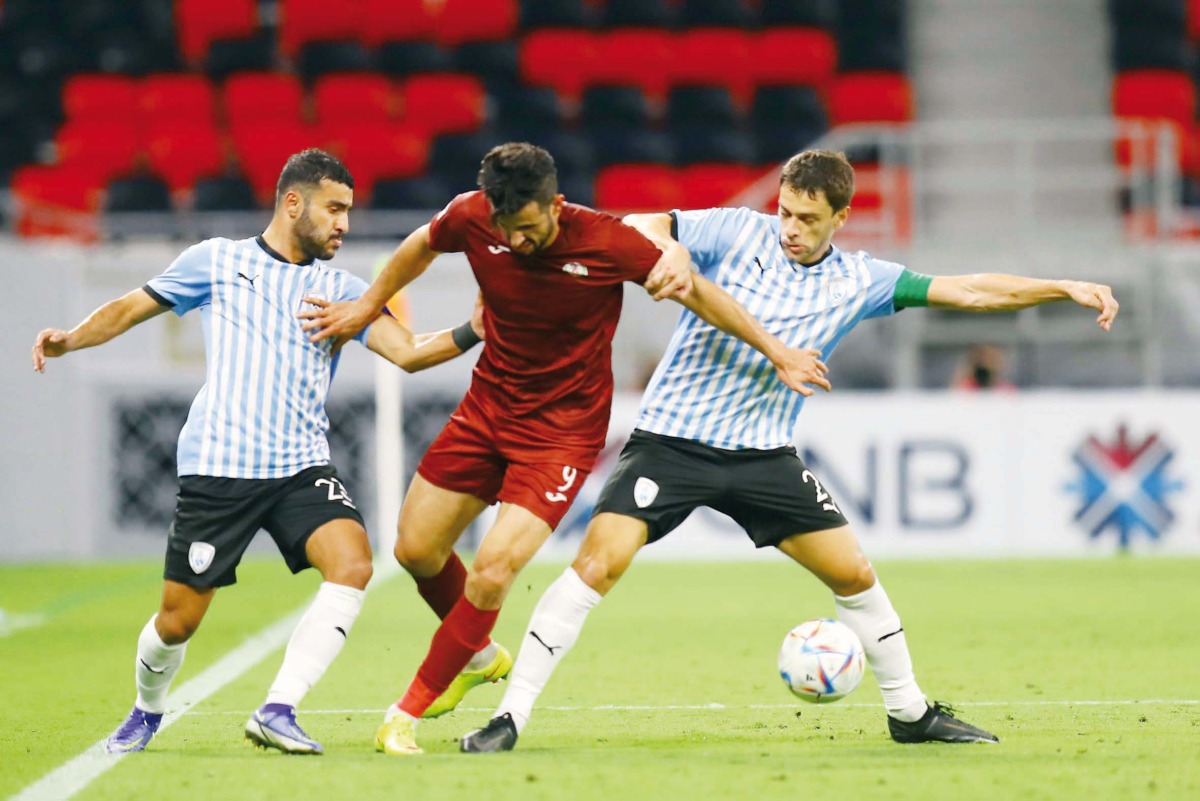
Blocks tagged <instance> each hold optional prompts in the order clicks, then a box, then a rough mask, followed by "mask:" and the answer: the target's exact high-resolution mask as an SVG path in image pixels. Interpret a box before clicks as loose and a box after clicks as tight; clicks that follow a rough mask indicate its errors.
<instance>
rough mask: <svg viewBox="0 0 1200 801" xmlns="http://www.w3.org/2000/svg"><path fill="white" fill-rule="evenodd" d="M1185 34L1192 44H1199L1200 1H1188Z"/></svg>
mask: <svg viewBox="0 0 1200 801" xmlns="http://www.w3.org/2000/svg"><path fill="white" fill-rule="evenodd" d="M1187 33H1188V38H1189V39H1191V40H1192V41H1193V42H1200V0H1188V4H1187Z"/></svg>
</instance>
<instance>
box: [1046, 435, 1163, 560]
mask: <svg viewBox="0 0 1200 801" xmlns="http://www.w3.org/2000/svg"><path fill="white" fill-rule="evenodd" d="M1071 458H1072V460H1073V461H1074V462H1075V464H1076V465H1078V466H1079V477H1078V479H1076V481H1074V482H1073V483H1071V484H1068V485H1067V486H1066V489H1067V490H1068V491H1069V492H1071V493H1075V494H1078V495H1079V500H1080V504H1079V509H1078V510H1077V511H1076V512H1075V522H1076V523H1078V524H1079V525H1080V526H1081V527H1082V528H1083V529H1084V530H1085V531H1087V532H1088V536H1090V537H1091V538H1092V539H1097V538H1099V537H1101V536H1103V535H1104V534H1105V533H1106V532H1108V531H1109V530H1110V529H1111V530H1113V531H1115V532H1116V536H1117V539H1118V543H1119V544H1120V546H1121V547H1122V548H1127V547H1129V544H1130V542H1131V541H1132V540H1133V538H1134V537H1135V536H1136V535H1137V534H1138V533H1139V532H1140V533H1142V534H1144V535H1145V536H1146V537H1148V538H1149V539H1151V540H1157V539H1159V538H1160V537H1161V536H1162V535H1163V533H1164V532H1166V531H1167V529H1168V528H1170V526H1171V524H1172V523H1173V522H1174V520H1175V514H1174V512H1172V511H1171V509H1170V507H1168V506H1167V499H1168V498H1169V496H1170V495H1171V494H1172V493H1174V492H1178V491H1179V490H1181V489H1183V482H1182V481H1180V480H1178V479H1174V478H1171V477H1170V476H1169V475H1168V471H1169V468H1170V465H1171V460H1172V459H1173V458H1175V453H1174V451H1172V450H1171V449H1170V448H1168V447H1167V445H1166V444H1165V443H1164V442H1163V441H1162V440H1161V439H1159V437H1158V435H1157V434H1150V435H1149V436H1147V437H1146V438H1145V439H1144V440H1142V441H1141V442H1140V443H1138V444H1136V445H1135V444H1134V443H1132V442H1131V441H1130V439H1129V430H1128V428H1127V427H1126V426H1124V425H1122V426H1121V427H1120V428H1118V429H1117V436H1116V440H1115V441H1114V442H1113V443H1112V444H1110V445H1106V444H1104V443H1102V442H1101V441H1100V440H1099V439H1097V438H1096V437H1095V436H1090V437H1088V438H1087V440H1086V441H1085V442H1084V443H1083V444H1082V445H1080V446H1079V447H1078V448H1077V449H1076V450H1075V453H1074V454H1072V456H1071Z"/></svg>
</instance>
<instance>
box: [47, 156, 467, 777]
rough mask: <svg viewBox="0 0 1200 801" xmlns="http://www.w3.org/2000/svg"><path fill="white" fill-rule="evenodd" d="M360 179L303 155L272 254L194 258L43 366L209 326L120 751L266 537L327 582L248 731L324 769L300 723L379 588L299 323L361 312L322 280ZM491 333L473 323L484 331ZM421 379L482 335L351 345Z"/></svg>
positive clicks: (157, 708)
mask: <svg viewBox="0 0 1200 801" xmlns="http://www.w3.org/2000/svg"><path fill="white" fill-rule="evenodd" d="M353 188H354V179H353V178H352V177H351V175H350V173H349V172H348V171H347V170H346V168H345V167H344V166H343V165H342V164H341V162H339V161H338V160H337V159H335V158H333V157H332V156H330V155H329V154H327V153H324V152H322V151H319V150H306V151H303V152H301V153H297V154H296V155H294V156H292V157H291V158H290V159H288V162H287V164H286V165H285V166H284V168H283V171H282V173H281V174H280V177H279V183H278V187H277V190H276V200H275V214H274V216H273V218H272V220H271V223H270V225H269V226H268V227H267V229H266V230H265V231H264V232H263V234H262V236H258V237H254V238H252V239H243V240H238V241H233V240H229V239H210V240H207V241H205V242H201V243H200V244H198V245H194V246H192V247H190V248H188V249H187V250H186V251H184V252H183V254H182V255H181V256H179V258H177V259H176V260H175V262H174V263H173V264H172V265H171V266H170V267H169V268H168V269H167V270H166V272H164V273H162V274H161V275H159V276H157V277H155V278H152V279H151V280H150V281H149V283H147V284H146V286H144V287H143V288H141V289H136V290H134V291H133V292H130V293H129V294H127V295H125V296H124V297H121V298H118V299H117V300H114V301H112V302H110V303H107V304H106V305H104V306H102V307H100V308H99V309H97V310H96V311H95V312H93V313H92V314H91V316H89V317H88V318H87V319H86V320H84V321H83V322H82V323H80V324H79V325H78V326H76V327H75V328H74V329H72V330H71V331H63V330H58V329H47V330H45V331H42V332H41V333H39V334H38V336H37V339H36V341H35V343H34V346H33V366H34V369H36V370H38V371H43V370H44V369H45V360H46V358H48V357H55V356H62V355H64V354H66V353H69V352H71V351H75V350H81V349H83V348H90V347H94V346H96V345H100V344H103V343H105V342H107V341H109V340H110V339H113V338H114V337H117V336H119V335H121V334H123V333H124V332H126V331H128V330H129V329H130V328H132V327H133V326H135V325H137V324H139V323H142V322H145V321H146V320H149V319H150V318H152V317H156V316H158V315H160V314H162V313H163V312H165V311H167V310H168V309H170V310H172V311H174V312H175V313H176V314H178V315H183V314H185V313H187V312H188V311H191V310H192V309H197V310H199V313H200V320H201V323H202V324H203V327H204V339H205V351H206V353H207V357H208V368H207V375H206V382H205V384H204V386H203V387H202V388H201V390H200V392H199V394H198V395H197V396H196V399H195V401H194V402H193V403H192V407H191V411H190V412H189V413H188V418H187V422H186V423H185V424H184V427H183V431H182V432H181V433H180V437H179V449H178V467H179V484H180V487H179V496H178V505H177V506H176V510H175V518H174V521H173V522H172V524H171V528H170V530H169V531H168V536H167V556H166V568H165V570H164V575H163V577H164V585H163V595H162V604H161V606H160V607H159V610H158V613H157V614H156V615H154V616H153V617H151V618H150V621H149V622H148V623H147V624H146V626H145V627H144V628H143V629H142V633H141V635H140V637H139V638H138V647H137V660H136V662H135V671H136V682H137V700H136V702H135V704H134V707H133V710H132V712H130V714H129V716H128V718H127V719H126V720H125V722H124V723H123V724H121V726H120V727H118V728H117V730H116V731H115V732H114V733H113V734H112V736H111V737H110V738H109V740H108V750H109V751H111V752H114V753H121V752H130V751H141V750H142V749H144V748H145V747H146V745H147V744H148V743H149V742H150V738H151V737H153V736H154V733H155V732H156V731H157V730H158V727H159V726H160V725H161V721H162V716H163V713H164V712H165V711H166V697H167V690H168V687H169V685H170V682H171V679H172V678H173V677H174V676H175V674H176V673H177V672H178V671H179V668H180V665H182V663H183V656H184V650H185V649H186V647H187V641H188V640H189V639H190V638H191V636H192V634H193V633H194V632H195V630H196V628H197V627H198V626H199V625H200V621H201V620H202V619H203V617H204V613H205V612H206V611H207V610H208V606H209V604H210V603H211V602H212V599H213V595H214V594H215V592H216V588H218V587H223V586H227V585H230V584H233V583H234V582H235V581H236V568H237V565H238V562H239V561H240V560H241V557H242V554H243V552H244V551H245V550H246V547H247V546H248V545H249V544H250V540H251V539H253V538H254V536H255V534H256V533H257V532H258V530H259V529H260V528H264V529H266V530H267V531H268V532H269V533H270V534H271V537H272V538H273V539H274V540H275V543H276V545H278V546H279V550H280V552H281V553H282V554H283V557H284V559H285V561H286V562H287V565H288V567H289V568H291V570H292V572H299V571H301V570H303V569H305V568H307V567H309V566H312V567H316V568H317V569H318V570H320V571H321V574H322V576H323V577H324V579H325V580H324V583H322V584H321V587H320V589H319V590H318V591H317V595H316V598H315V599H314V600H313V602H312V605H311V606H310V607H309V608H308V610H307V612H306V613H305V614H304V616H303V617H302V618H301V620H300V622H299V623H298V624H297V626H296V630H295V632H294V633H293V635H292V638H291V641H290V642H289V644H288V648H287V652H286V654H285V656H284V659H283V665H282V666H281V667H280V669H279V673H278V675H277V676H276V679H275V682H274V684H272V685H271V688H270V691H269V692H268V694H267V699H266V702H265V703H264V704H263V705H262V706H261V707H260V708H259V709H258V710H256V711H255V713H254V714H253V715H252V716H251V718H250V720H249V722H248V723H247V724H246V735H247V737H248V738H249V739H251V740H252V741H253V742H255V743H256V744H258V745H260V746H269V747H272V748H278V749H279V750H281V751H286V752H289V753H304V754H319V753H322V748H321V745H320V743H318V742H317V741H316V740H314V739H312V738H311V737H309V736H308V735H307V734H306V733H305V732H304V731H303V729H301V728H300V726H299V725H298V724H297V723H296V716H295V715H296V706H297V705H298V704H299V703H300V700H301V699H302V698H303V697H304V695H305V694H306V693H307V692H308V690H309V689H310V688H311V687H312V686H313V685H314V684H315V683H316V682H317V680H318V679H320V677H321V676H322V675H323V674H324V672H325V670H326V668H327V667H328V666H329V665H330V663H331V662H332V661H333V659H334V657H336V656H337V654H338V652H339V651H340V650H341V648H342V644H343V643H344V642H345V640H346V635H347V633H348V632H349V631H350V627H351V626H352V625H353V623H354V620H355V618H357V616H358V613H359V610H360V609H361V608H362V602H363V596H364V591H365V588H366V586H367V582H368V581H369V580H370V578H371V548H370V544H369V542H368V539H367V533H366V530H365V529H364V527H363V520H362V516H361V515H360V514H359V512H358V510H357V509H356V508H355V506H354V501H353V500H352V499H351V497H350V494H349V493H348V492H347V490H346V487H345V486H344V485H343V484H342V482H341V480H340V479H339V478H338V474H337V470H336V469H334V467H333V465H331V464H330V463H329V443H328V441H327V440H326V436H325V435H326V432H327V431H328V429H329V419H328V418H327V417H326V415H325V397H326V395H327V393H328V391H329V384H330V381H331V380H332V378H333V374H334V371H335V370H336V368H337V361H338V354H337V353H336V352H334V350H333V348H332V347H331V345H330V343H328V342H326V343H312V342H310V341H309V338H308V334H307V333H306V332H305V331H304V330H303V323H302V321H301V320H300V319H298V317H297V315H298V313H300V312H301V311H302V310H303V309H305V308H308V307H310V306H312V305H313V304H316V305H321V304H324V303H327V302H331V301H338V300H350V299H355V298H358V297H359V296H361V295H362V294H363V292H365V291H366V289H367V284H366V282H365V281H363V280H361V279H359V278H357V277H355V276H353V275H351V274H350V273H347V272H345V271H343V270H337V269H334V268H332V267H330V266H328V265H327V264H326V263H325V262H326V261H327V260H328V259H331V258H332V257H333V256H334V254H335V253H336V252H337V250H338V248H339V247H341V244H342V237H343V235H344V234H345V233H346V231H347V230H348V229H349V217H348V215H349V212H350V207H351V205H352V203H353ZM473 322H474V324H475V327H477V328H482V322H481V320H479V319H476V320H474V321H473ZM355 339H357V340H358V341H359V342H361V343H364V344H365V345H366V346H367V347H369V348H370V349H371V350H373V351H375V352H376V353H378V354H380V355H381V356H383V357H384V358H386V359H389V360H390V361H392V362H394V363H396V364H397V365H399V366H400V367H402V368H404V369H405V370H407V371H409V372H412V371H415V370H421V369H424V368H426V367H430V366H433V365H435V364H438V363H440V362H443V361H446V360H447V359H451V358H454V357H455V356H457V355H459V354H461V353H462V352H463V351H464V350H466V349H467V348H469V347H470V346H471V345H472V344H475V343H477V342H479V341H480V335H478V334H476V333H475V329H474V328H473V327H472V324H471V323H467V324H465V325H464V326H461V327H460V328H458V329H454V330H453V331H441V332H438V333H436V334H427V335H421V336H417V337H414V336H413V335H412V334H411V333H409V331H408V330H406V329H405V328H404V327H403V326H401V325H400V324H399V323H398V322H397V321H396V320H394V319H393V318H391V317H388V316H383V317H380V318H379V319H378V320H377V321H376V322H375V323H374V324H372V325H371V326H370V327H369V328H367V329H365V330H364V331H363V332H362V333H361V334H359V335H358V336H357V337H355Z"/></svg>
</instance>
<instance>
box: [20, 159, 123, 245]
mask: <svg viewBox="0 0 1200 801" xmlns="http://www.w3.org/2000/svg"><path fill="white" fill-rule="evenodd" d="M105 184H106V181H105V179H104V177H103V176H101V175H99V174H97V173H95V172H93V171H92V170H89V169H87V168H86V167H70V166H53V167H47V166H44V165H40V164H37V165H32V166H28V167H21V168H19V169H18V170H16V172H14V173H13V176H12V184H11V187H12V192H13V196H14V198H15V200H16V201H17V220H16V228H17V233H18V234H20V235H21V236H28V237H34V236H69V237H73V238H75V239H79V240H82V241H85V242H94V241H96V240H97V239H98V238H99V227H98V225H97V221H96V213H97V212H98V211H99V210H100V204H101V202H102V200H103V196H104V194H103V190H104V186H105Z"/></svg>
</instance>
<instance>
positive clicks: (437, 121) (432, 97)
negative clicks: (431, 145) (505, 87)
mask: <svg viewBox="0 0 1200 801" xmlns="http://www.w3.org/2000/svg"><path fill="white" fill-rule="evenodd" d="M400 95H401V97H402V98H403V102H404V117H403V119H404V122H405V123H407V124H409V125H412V126H414V127H415V128H418V129H420V130H422V131H424V132H425V133H426V134H429V135H431V136H436V135H437V134H443V133H469V132H471V131H475V130H478V129H479V126H480V125H482V124H483V121H484V119H485V117H486V115H487V95H486V94H485V92H484V89H483V84H482V83H480V81H479V79H478V78H476V77H475V76H473V75H456V74H453V73H443V74H438V75H417V76H414V77H412V78H409V79H408V80H407V81H405V82H404V86H403V87H402V88H401V90H400Z"/></svg>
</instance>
